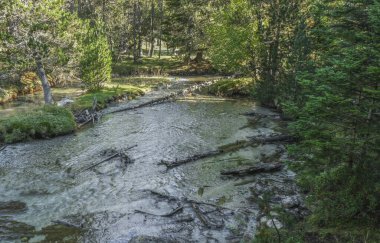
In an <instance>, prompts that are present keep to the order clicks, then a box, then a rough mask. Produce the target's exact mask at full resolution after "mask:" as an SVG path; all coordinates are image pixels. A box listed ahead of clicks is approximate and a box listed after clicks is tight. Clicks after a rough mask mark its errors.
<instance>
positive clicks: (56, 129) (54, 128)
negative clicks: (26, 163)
mask: <svg viewBox="0 0 380 243" xmlns="http://www.w3.org/2000/svg"><path fill="white" fill-rule="evenodd" d="M75 126H76V123H75V120H74V116H73V114H72V113H71V112H70V111H69V110H67V109H65V108H62V107H56V106H45V107H42V108H38V109H35V110H33V111H30V112H26V113H22V114H17V115H14V116H12V117H9V118H7V119H4V120H0V141H3V142H6V143H15V142H20V141H24V140H29V139H33V138H48V137H55V136H59V135H64V134H68V133H71V132H73V131H74V130H75Z"/></svg>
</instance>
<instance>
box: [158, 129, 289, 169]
mask: <svg viewBox="0 0 380 243" xmlns="http://www.w3.org/2000/svg"><path fill="white" fill-rule="evenodd" d="M248 138H249V140H239V141H236V142H235V143H231V144H227V145H223V146H220V147H219V148H218V149H217V150H213V151H210V152H206V153H202V154H196V155H193V156H190V157H187V158H185V159H180V160H178V159H176V160H174V161H164V160H161V161H160V162H159V163H158V164H159V165H165V166H166V169H167V170H170V169H173V168H175V167H178V166H181V165H184V164H188V163H190V162H194V161H197V160H201V159H205V158H209V157H214V156H217V155H221V154H224V153H230V152H234V151H237V150H240V149H242V148H246V147H249V146H258V145H261V144H270V143H290V142H294V141H296V139H295V138H294V137H292V136H289V135H276V136H268V137H248Z"/></svg>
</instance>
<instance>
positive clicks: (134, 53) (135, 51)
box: [133, 1, 138, 63]
mask: <svg viewBox="0 0 380 243" xmlns="http://www.w3.org/2000/svg"><path fill="white" fill-rule="evenodd" d="M137 61H138V55H137V3H136V1H135V2H134V3H133V62H134V63H137Z"/></svg>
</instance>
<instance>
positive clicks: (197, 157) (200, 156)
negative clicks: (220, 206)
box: [159, 150, 223, 169]
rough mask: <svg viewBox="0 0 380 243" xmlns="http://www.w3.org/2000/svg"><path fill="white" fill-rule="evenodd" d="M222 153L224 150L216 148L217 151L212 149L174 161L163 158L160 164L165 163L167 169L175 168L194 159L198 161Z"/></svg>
mask: <svg viewBox="0 0 380 243" xmlns="http://www.w3.org/2000/svg"><path fill="white" fill-rule="evenodd" d="M222 153H223V151H222V150H215V151H211V152H207V153H203V154H197V155H193V156H191V157H188V158H185V159H182V160H175V161H172V162H170V161H164V160H161V162H160V163H159V164H161V165H165V166H166V168H167V169H173V168H175V167H177V166H180V165H184V164H187V163H190V162H192V161H196V160H200V159H203V158H208V157H212V156H216V155H219V154H222Z"/></svg>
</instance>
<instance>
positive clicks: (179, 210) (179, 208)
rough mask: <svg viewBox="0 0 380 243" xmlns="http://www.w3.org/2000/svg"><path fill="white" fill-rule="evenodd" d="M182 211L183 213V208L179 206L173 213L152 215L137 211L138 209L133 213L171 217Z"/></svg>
mask: <svg viewBox="0 0 380 243" xmlns="http://www.w3.org/2000/svg"><path fill="white" fill-rule="evenodd" d="M182 211H183V206H179V207H177V208H176V209H174V210H173V211H171V212H169V213H165V214H154V213H150V212H145V211H142V210H138V209H136V210H135V213H141V214H148V215H152V216H157V217H171V216H173V215H175V214H177V213H179V212H182Z"/></svg>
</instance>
